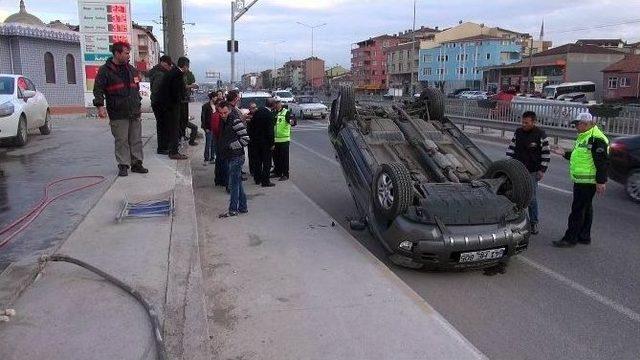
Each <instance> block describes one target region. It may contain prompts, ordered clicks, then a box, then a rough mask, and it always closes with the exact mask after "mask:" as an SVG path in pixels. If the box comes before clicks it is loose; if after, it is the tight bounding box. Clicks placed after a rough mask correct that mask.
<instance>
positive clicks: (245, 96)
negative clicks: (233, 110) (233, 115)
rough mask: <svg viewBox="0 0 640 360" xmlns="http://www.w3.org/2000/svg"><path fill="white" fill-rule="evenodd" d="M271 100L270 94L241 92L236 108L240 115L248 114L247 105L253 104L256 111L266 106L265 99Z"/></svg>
mask: <svg viewBox="0 0 640 360" xmlns="http://www.w3.org/2000/svg"><path fill="white" fill-rule="evenodd" d="M269 98H271V94H269V93H268V92H264V91H256V92H243V93H241V94H240V104H238V107H239V108H240V111H241V112H242V115H247V114H248V113H249V105H250V104H251V103H255V104H256V106H257V107H258V109H260V108H261V107H264V106H266V105H267V99H269Z"/></svg>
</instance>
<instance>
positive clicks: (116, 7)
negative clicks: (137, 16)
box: [78, 0, 135, 107]
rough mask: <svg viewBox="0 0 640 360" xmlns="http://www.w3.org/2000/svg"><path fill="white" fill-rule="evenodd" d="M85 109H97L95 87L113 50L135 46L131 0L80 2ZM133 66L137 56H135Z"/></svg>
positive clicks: (91, 0) (80, 0)
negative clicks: (122, 43) (122, 44)
mask: <svg viewBox="0 0 640 360" xmlns="http://www.w3.org/2000/svg"><path fill="white" fill-rule="evenodd" d="M78 15H79V19H80V47H81V51H82V73H83V79H84V91H85V106H88V107H90V106H93V85H94V83H95V79H96V75H97V73H98V69H99V68H100V66H102V65H104V63H105V62H106V61H107V59H109V57H111V52H110V51H109V46H110V45H111V44H113V43H114V42H117V41H126V42H128V43H129V44H131V30H132V29H131V1H130V0H78ZM131 56H132V58H131V62H132V63H133V62H134V61H135V60H134V59H133V56H134V52H133V51H132V52H131Z"/></svg>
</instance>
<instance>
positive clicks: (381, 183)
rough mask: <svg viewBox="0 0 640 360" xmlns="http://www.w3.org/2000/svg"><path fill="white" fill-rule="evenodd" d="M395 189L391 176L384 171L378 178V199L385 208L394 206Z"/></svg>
mask: <svg viewBox="0 0 640 360" xmlns="http://www.w3.org/2000/svg"><path fill="white" fill-rule="evenodd" d="M393 198H394V189H393V182H392V181H391V178H390V177H389V175H387V174H386V173H383V174H382V175H381V176H380V177H379V178H378V201H379V202H380V206H382V207H383V208H384V209H385V210H389V209H391V207H392V206H393Z"/></svg>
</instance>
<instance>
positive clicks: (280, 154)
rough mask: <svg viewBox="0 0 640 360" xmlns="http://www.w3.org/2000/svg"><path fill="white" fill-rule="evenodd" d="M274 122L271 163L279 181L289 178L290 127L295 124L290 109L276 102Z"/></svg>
mask: <svg viewBox="0 0 640 360" xmlns="http://www.w3.org/2000/svg"><path fill="white" fill-rule="evenodd" d="M275 110H276V116H275V117H276V124H275V127H274V133H275V144H274V150H273V165H274V174H275V177H280V179H279V180H280V181H286V180H289V143H290V142H291V127H292V126H296V120H295V118H292V117H291V111H289V109H287V108H285V107H284V106H282V103H281V102H277V103H276V107H275Z"/></svg>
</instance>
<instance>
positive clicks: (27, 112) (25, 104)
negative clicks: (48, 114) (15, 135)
mask: <svg viewBox="0 0 640 360" xmlns="http://www.w3.org/2000/svg"><path fill="white" fill-rule="evenodd" d="M16 87H17V90H18V97H19V98H20V103H21V105H22V113H24V116H25V117H26V118H27V129H33V128H34V125H36V123H37V122H36V120H34V116H35V114H34V112H35V110H34V109H35V106H34V104H35V102H34V101H33V98H31V99H27V98H26V97H25V96H24V92H25V91H27V90H29V85H28V83H27V79H26V78H24V77H22V76H21V77H19V78H17V79H16Z"/></svg>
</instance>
